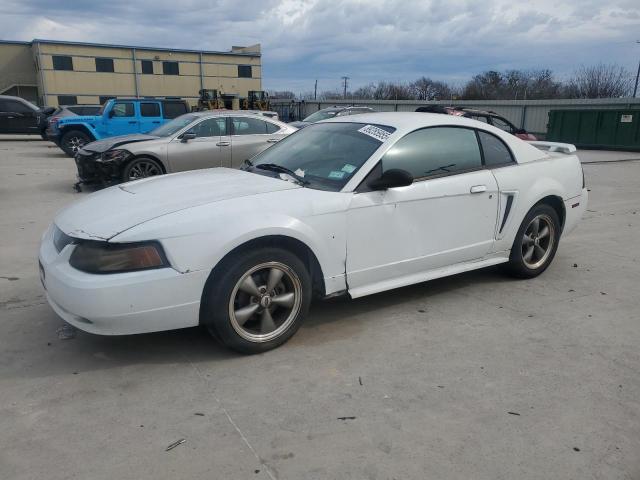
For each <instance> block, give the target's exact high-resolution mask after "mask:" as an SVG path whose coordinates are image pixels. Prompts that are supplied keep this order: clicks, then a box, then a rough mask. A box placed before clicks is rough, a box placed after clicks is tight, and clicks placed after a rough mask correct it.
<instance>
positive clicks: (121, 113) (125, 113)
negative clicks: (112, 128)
mask: <svg viewBox="0 0 640 480" xmlns="http://www.w3.org/2000/svg"><path fill="white" fill-rule="evenodd" d="M113 116H114V117H133V103H131V102H126V103H125V102H120V103H116V104H114V105H113Z"/></svg>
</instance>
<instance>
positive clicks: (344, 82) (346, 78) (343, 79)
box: [342, 76, 349, 100]
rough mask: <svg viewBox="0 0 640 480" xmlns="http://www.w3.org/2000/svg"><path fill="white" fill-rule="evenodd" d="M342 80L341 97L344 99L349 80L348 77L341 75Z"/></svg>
mask: <svg viewBox="0 0 640 480" xmlns="http://www.w3.org/2000/svg"><path fill="white" fill-rule="evenodd" d="M342 82H343V84H344V89H343V92H344V93H343V94H342V98H344V99H345V100H346V99H347V82H349V77H346V76H345V77H342Z"/></svg>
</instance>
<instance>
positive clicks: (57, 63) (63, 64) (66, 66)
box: [51, 55, 73, 70]
mask: <svg viewBox="0 0 640 480" xmlns="http://www.w3.org/2000/svg"><path fill="white" fill-rule="evenodd" d="M51 58H52V59H53V69H54V70H73V59H72V58H71V57H67V56H63V55H53V56H52V57H51Z"/></svg>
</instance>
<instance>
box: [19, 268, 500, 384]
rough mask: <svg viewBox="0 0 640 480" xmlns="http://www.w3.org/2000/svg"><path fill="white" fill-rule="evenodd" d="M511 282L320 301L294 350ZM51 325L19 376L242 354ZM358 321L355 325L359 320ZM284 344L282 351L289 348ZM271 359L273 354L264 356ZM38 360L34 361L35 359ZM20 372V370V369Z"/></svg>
mask: <svg viewBox="0 0 640 480" xmlns="http://www.w3.org/2000/svg"><path fill="white" fill-rule="evenodd" d="M508 281H512V280H510V279H509V277H507V276H506V275H504V274H503V273H502V272H501V270H500V269H499V268H497V267H490V268H487V269H483V270H478V271H474V272H468V273H463V274H459V275H454V276H451V277H446V278H442V279H437V280H432V281H429V282H424V283H420V284H417V285H412V286H408V287H403V288H399V289H396V290H391V291H387V292H383V293H379V294H376V295H370V296H367V297H362V298H359V299H356V300H350V299H349V298H347V297H339V298H335V299H331V300H324V301H322V300H318V301H315V302H314V303H313V305H312V307H311V312H310V315H309V317H308V318H307V320H306V322H305V323H304V324H303V326H302V327H301V330H300V331H299V332H298V333H297V334H296V335H295V336H294V338H293V339H292V341H291V343H289V346H290V347H291V346H292V345H293V346H295V348H304V347H305V346H313V345H318V344H322V343H323V342H327V341H332V340H333V339H344V338H346V337H349V336H353V335H355V333H356V332H358V331H359V330H361V329H364V328H375V325H372V324H368V320H370V319H371V320H372V322H375V319H376V318H379V317H375V316H374V315H369V314H372V313H374V312H376V311H379V310H384V309H391V310H393V309H394V307H397V306H401V305H403V304H411V303H414V304H415V303H416V302H419V303H420V304H423V303H424V304H428V302H429V300H430V299H431V298H434V297H437V296H439V295H443V294H451V293H452V292H453V291H456V290H460V289H464V288H467V287H469V286H470V285H473V284H482V283H502V282H508ZM43 308H44V310H45V311H46V312H47V313H46V314H45V316H46V318H43V320H44V321H46V323H47V324H48V325H50V326H49V327H48V328H47V330H49V332H50V333H49V337H51V335H53V336H54V338H53V339H51V338H50V339H51V341H50V342H48V348H47V350H46V351H45V352H44V353H43V356H38V358H37V359H32V360H31V362H30V363H31V365H30V368H27V369H26V370H25V369H22V368H21V369H19V373H20V376H38V377H40V376H48V375H53V374H63V373H65V372H67V373H68V372H70V371H78V370H82V371H85V372H87V371H96V370H103V369H110V368H118V367H127V366H132V365H138V364H198V363H203V362H207V363H209V362H212V361H214V362H215V361H229V360H233V359H238V358H242V357H243V356H242V355H240V354H238V353H235V352H232V351H230V350H228V349H226V348H225V347H224V346H223V345H221V344H220V343H219V342H218V341H217V340H215V339H213V338H212V337H211V336H210V335H209V334H208V333H207V331H206V329H205V328H203V327H196V328H186V329H180V330H172V331H167V332H158V333H148V334H139V335H127V336H113V337H109V336H100V335H92V334H88V333H85V332H81V331H77V332H76V334H75V337H74V338H72V339H68V340H62V339H59V338H57V336H56V334H55V329H56V328H58V327H59V326H61V325H63V323H62V321H61V320H59V319H58V318H57V317H56V316H55V314H54V313H53V312H52V311H50V309H49V307H48V306H47V305H43ZM355 316H357V317H358V319H357V321H356V322H355V323H354V318H353V317H355ZM328 325H330V326H331V332H330V333H329V335H327V333H326V331H325V332H324V333H323V334H318V333H317V330H318V329H319V328H326V327H327V326H328ZM290 347H288V346H287V344H285V345H284V346H282V347H280V349H286V348H290ZM263 355H269V353H266V354H263ZM34 360H35V361H34ZM16 373H18V370H16Z"/></svg>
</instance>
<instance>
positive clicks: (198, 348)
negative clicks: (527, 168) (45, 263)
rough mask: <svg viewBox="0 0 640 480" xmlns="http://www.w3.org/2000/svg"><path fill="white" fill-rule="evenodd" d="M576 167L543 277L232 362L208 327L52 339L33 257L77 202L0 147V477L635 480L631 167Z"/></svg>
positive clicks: (15, 146) (637, 202)
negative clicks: (582, 193)
mask: <svg viewBox="0 0 640 480" xmlns="http://www.w3.org/2000/svg"><path fill="white" fill-rule="evenodd" d="M598 155H600V157H601V158H609V159H615V154H607V153H606V152H604V153H603V152H600V153H599V154H598ZM584 168H585V173H586V178H587V183H588V185H589V187H590V188H591V194H590V195H591V199H590V205H589V210H588V212H587V215H586V218H585V219H584V220H583V222H582V223H581V225H580V226H579V227H578V228H577V229H576V230H575V231H574V232H573V233H571V234H570V235H568V236H567V237H565V238H563V240H562V242H561V244H560V249H559V252H558V254H557V256H556V258H555V260H554V263H553V264H552V265H551V267H550V268H549V269H548V270H547V272H545V273H544V274H543V275H542V276H541V277H538V278H536V279H534V280H529V281H516V280H512V279H510V278H508V277H505V276H503V275H502V274H501V273H500V271H499V270H498V269H489V270H483V271H478V272H472V273H468V274H463V275H458V276H455V277H451V278H447V279H442V280H436V281H432V282H428V283H424V284H421V285H415V286H412V287H408V288H403V289H399V290H395V291H392V292H386V293H382V294H379V295H374V296H371V297H365V298H362V299H358V300H355V301H349V300H344V299H341V300H334V301H330V302H320V303H317V304H315V305H314V306H313V307H312V311H311V315H310V318H309V319H308V321H307V323H306V324H305V325H304V326H303V327H302V328H301V330H300V331H299V332H298V333H297V334H296V336H294V338H293V339H292V340H291V341H290V342H289V343H287V344H286V345H284V346H283V347H282V348H280V349H277V350H275V351H272V352H269V353H267V354H264V355H259V356H252V357H243V356H239V355H236V354H233V353H230V352H228V351H226V350H224V349H222V348H221V347H220V346H218V345H217V344H216V343H215V342H214V341H213V340H212V339H210V338H209V337H208V336H207V334H206V333H205V332H203V331H201V330H200V329H188V330H181V331H174V332H166V333H159V334H150V335H138V336H129V337H114V338H108V337H98V336H93V335H89V334H85V333H82V332H78V333H77V335H76V336H75V338H73V339H69V340H61V339H59V337H58V335H57V333H56V330H57V329H58V328H59V327H60V326H61V325H62V322H61V321H60V320H59V319H58V318H57V317H56V315H55V314H54V313H53V311H52V310H51V309H50V308H49V306H48V305H47V304H46V302H45V301H44V299H43V295H42V289H41V286H40V283H39V280H38V271H37V261H36V256H37V248H38V243H39V239H40V234H41V233H42V231H43V230H44V229H45V228H46V226H47V225H48V223H49V222H50V221H51V219H52V218H53V216H54V213H55V211H56V210H57V209H59V208H61V207H62V206H64V205H66V204H68V203H70V202H73V201H74V200H76V199H78V198H81V197H82V196H84V195H86V193H80V194H78V193H75V192H74V191H73V189H72V185H73V182H74V167H73V161H72V160H71V159H69V158H67V157H66V156H64V154H62V153H61V152H60V151H59V149H57V148H56V147H53V145H52V144H50V143H47V142H22V141H21V142H13V141H4V142H0V206H1V209H0V232H1V233H0V478H1V479H18V480H23V479H24V480H26V479H42V478H46V479H48V480H58V479H60V480H62V479H89V478H90V479H114V478H136V479H147V478H149V479H164V478H167V479H187V478H188V479H231V478H232V479H244V478H256V479H276V478H277V479H393V478H395V479H425V478H443V479H444V478H446V479H465V480H467V479H469V478H473V479H487V480H489V479H491V480H495V479H515V478H517V479H550V478H562V479H580V480H582V479H587V478H594V479H596V478H597V479H600V478H602V479H635V478H640V376H639V375H638V372H639V371H640V353H639V348H638V345H640V308H639V307H640V297H639V295H638V284H639V283H640V266H639V263H638V261H639V254H638V251H639V250H638V248H637V246H638V241H639V239H640V221H639V219H640V162H622V163H612V164H606V165H604V164H592V165H586V166H585V167H584ZM180 439H185V442H184V443H183V444H181V445H179V446H177V447H176V448H174V449H173V450H170V451H165V449H166V447H167V446H168V445H170V444H171V443H173V442H175V441H177V440H180Z"/></svg>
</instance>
